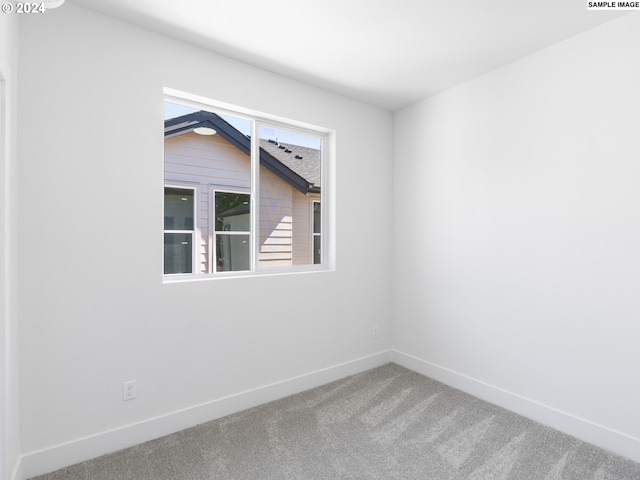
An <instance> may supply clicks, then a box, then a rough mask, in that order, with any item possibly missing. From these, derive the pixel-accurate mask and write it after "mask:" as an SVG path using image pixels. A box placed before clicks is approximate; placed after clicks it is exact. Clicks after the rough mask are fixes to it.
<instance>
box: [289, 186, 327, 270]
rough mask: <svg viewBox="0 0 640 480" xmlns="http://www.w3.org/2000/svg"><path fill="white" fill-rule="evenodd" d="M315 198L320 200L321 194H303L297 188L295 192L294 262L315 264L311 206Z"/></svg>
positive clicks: (296, 263)
mask: <svg viewBox="0 0 640 480" xmlns="http://www.w3.org/2000/svg"><path fill="white" fill-rule="evenodd" d="M313 200H320V196H319V195H313V196H311V195H309V196H306V195H303V194H302V193H300V192H298V191H297V190H296V191H295V192H293V238H294V242H293V264H294V265H310V264H313V255H312V253H313V252H312V239H311V233H312V232H311V228H312V225H311V207H312V202H313Z"/></svg>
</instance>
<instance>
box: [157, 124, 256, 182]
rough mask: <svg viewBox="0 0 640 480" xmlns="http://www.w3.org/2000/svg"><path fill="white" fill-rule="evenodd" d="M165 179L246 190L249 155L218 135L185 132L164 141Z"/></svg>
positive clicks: (249, 172) (248, 173) (249, 177)
mask: <svg viewBox="0 0 640 480" xmlns="http://www.w3.org/2000/svg"><path fill="white" fill-rule="evenodd" d="M164 148H165V150H164V175H165V180H174V181H182V182H194V183H202V184H211V185H221V186H228V187H236V188H238V187H242V188H249V187H250V182H251V169H250V160H249V156H248V155H245V154H244V153H242V152H241V151H240V150H239V149H238V148H237V147H235V146H233V145H232V144H230V143H229V142H227V141H226V140H225V139H224V138H222V137H221V136H220V135H213V136H203V135H198V134H197V133H193V132H191V133H185V134H184V135H178V136H176V137H171V138H168V139H167V140H165V147H164Z"/></svg>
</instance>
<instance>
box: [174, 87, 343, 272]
mask: <svg viewBox="0 0 640 480" xmlns="http://www.w3.org/2000/svg"><path fill="white" fill-rule="evenodd" d="M329 134H330V132H328V131H327V130H325V129H319V128H315V127H306V126H305V127H302V126H300V125H299V124H297V123H296V122H288V121H284V120H280V119H277V120H274V119H273V117H269V118H266V117H264V116H261V115H259V114H255V115H253V114H251V115H249V114H247V113H246V111H245V110H243V111H242V113H240V111H232V110H230V109H229V108H228V106H225V108H216V107H215V106H212V105H211V104H209V103H208V102H207V103H200V102H198V103H195V102H194V101H192V100H191V99H185V98H176V97H173V96H172V97H170V98H167V99H166V100H165V122H164V138H165V141H164V147H165V148H164V151H165V155H164V175H165V232H164V234H165V239H164V242H165V259H164V273H165V275H166V276H171V278H176V277H179V278H189V277H190V276H194V275H208V276H211V277H220V276H229V275H238V274H240V275H242V274H247V273H249V274H260V273H274V272H288V271H306V270H324V269H330V268H332V265H331V264H330V262H329V261H327V258H328V257H327V255H326V252H327V250H326V245H327V242H326V238H325V237H324V236H325V235H326V232H325V231H324V230H326V226H327V225H330V222H329V221H328V220H329V219H326V218H324V215H325V213H324V212H322V211H321V209H320V203H321V202H323V203H324V202H325V201H326V200H325V199H327V198H329V197H328V196H327V193H326V191H327V188H326V185H325V184H324V179H325V178H329V177H328V175H327V169H328V166H327V165H328V161H327V155H326V146H327V142H328V139H329ZM187 193H188V194H187ZM183 199H186V200H183ZM181 202H182V203H181ZM187 210H188V211H189V216H188V217H187V214H186V213H184V212H186V211H187ZM310 226H311V228H310ZM321 246H322V248H323V253H322V254H321ZM176 274H182V275H179V276H178V275H176Z"/></svg>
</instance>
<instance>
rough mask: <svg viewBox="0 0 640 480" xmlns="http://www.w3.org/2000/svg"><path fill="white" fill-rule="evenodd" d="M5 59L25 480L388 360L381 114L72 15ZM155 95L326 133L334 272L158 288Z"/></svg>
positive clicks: (99, 19) (36, 28) (55, 17)
mask: <svg viewBox="0 0 640 480" xmlns="http://www.w3.org/2000/svg"><path fill="white" fill-rule="evenodd" d="M20 47H21V48H20V55H21V67H20V118H19V128H20V136H19V146H20V168H19V183H18V187H19V203H18V204H19V211H18V213H19V242H20V257H19V261H20V278H19V287H20V292H19V295H20V296H19V307H20V319H21V329H22V330H21V334H22V336H21V352H20V360H21V394H22V397H21V398H22V403H21V420H22V452H23V454H24V455H25V456H24V462H23V463H24V474H25V476H29V475H34V474H36V473H42V472H44V471H46V470H51V469H53V468H57V467H58V466H61V465H64V464H65V463H72V462H74V461H79V460H82V459H83V458H87V457H90V456H95V455H98V454H100V453H104V452H105V451H108V450H110V449H115V448H122V447H124V446H126V445H128V444H132V443H137V442H140V441H143V440H147V439H149V438H152V437H153V436H155V435H161V434H163V433H167V432H168V431H170V430H171V429H179V428H184V426H187V425H188V424H190V423H193V422H194V421H196V420H197V421H204V420H206V419H207V418H212V416H215V415H217V414H222V413H228V412H229V411H233V410H239V409H242V408H245V407H246V406H248V405H250V404H252V403H258V402H260V401H264V400H265V399H268V398H269V397H270V396H277V395H279V394H285V393H290V392H291V391H293V390H296V389H301V388H304V387H309V386H312V385H314V384H318V383H324V382H325V381H328V380H330V379H332V378H337V377H340V376H343V375H344V374H345V373H347V374H348V373H349V372H350V371H355V370H357V369H365V368H369V367H371V366H374V365H375V364H377V363H380V362H381V361H383V360H386V359H387V358H388V357H387V356H386V355H385V354H382V355H377V356H376V355H375V354H378V353H380V352H385V351H387V349H388V348H389V346H390V335H389V329H390V328H389V327H390V316H391V297H390V273H391V263H390V258H389V255H384V254H380V252H390V251H391V234H390V232H389V231H388V230H385V229H379V228H376V227H378V226H379V225H380V224H381V222H382V219H385V218H386V219H388V218H390V216H391V206H390V200H391V183H390V182H389V178H390V175H391V157H392V147H391V129H392V116H391V114H389V113H387V112H384V111H382V110H379V109H376V108H373V107H370V106H366V105H364V104H361V103H358V102H355V101H353V100H349V99H347V98H344V97H340V96H337V95H334V94H330V93H327V92H324V91H322V90H319V89H316V88H312V87H309V86H306V85H304V84H301V83H299V82H295V81H292V80H288V79H285V78H283V77H280V76H278V75H275V74H272V73H268V72H265V71H262V70H259V69H256V68H253V67H249V66H247V65H244V64H241V63H238V62H235V61H232V60H230V59H227V58H224V57H221V56H218V55H214V54H212V53H208V52H206V51H204V50H200V49H198V48H195V47H191V46H188V45H186V44H183V43H180V42H177V41H175V40H172V39H169V38H166V37H163V36H160V35H157V34H153V33H150V32H147V31H144V30H141V29H139V28H136V27H133V26H130V25H128V24H125V23H122V22H119V21H115V20H111V19H109V18H107V17H104V16H100V15H98V14H94V13H91V12H90V11H88V10H85V9H83V8H81V7H78V6H75V5H73V4H70V3H69V2H67V3H65V5H63V6H62V7H60V8H58V9H56V10H52V11H48V12H47V13H46V15H40V16H38V15H32V16H30V17H29V18H25V19H24V20H23V24H22V36H21V45H20ZM164 86H167V87H171V88H175V89H178V90H183V91H188V92H192V93H195V94H198V95H202V96H205V97H209V98H213V99H216V100H220V101H223V102H228V103H231V104H236V105H241V106H244V107H247V108H251V109H255V110H258V111H263V112H269V113H272V114H275V115H280V116H282V117H287V118H293V119H295V120H299V121H303V122H308V123H311V124H316V125H321V126H323V127H327V128H331V129H335V131H336V132H337V175H338V182H337V205H338V212H337V271H335V272H329V273H327V272H325V273H315V274H300V275H287V276H270V277H260V278H241V279H232V280H215V281H199V282H193V283H176V284H164V285H163V284H162V278H161V272H162V240H161V238H162V237H161V233H162V208H163V207H162V192H163V155H162V152H163V150H162V148H163V145H162V143H163V135H162V128H163V117H162V115H163V113H162V89H163V87H164ZM123 172H126V174H125V175H123ZM362 198H367V203H366V204H364V203H363V202H362ZM373 326H378V327H380V332H381V337H382V338H380V339H379V340H372V338H371V337H372V335H371V332H372V327H373ZM372 355H373V356H372ZM324 369H329V370H326V371H325V370H324ZM317 371H320V373H317ZM314 372H316V373H314ZM131 379H135V380H137V385H138V398H137V399H136V400H134V401H129V402H123V401H122V398H121V397H122V393H121V389H122V382H123V381H125V380H131ZM289 379H294V380H292V381H291V382H286V381H287V380H289ZM283 381H285V383H284V384H278V385H276V386H275V387H270V388H267V389H265V390H264V391H266V392H267V393H266V394H265V395H264V396H262V397H261V396H260V395H259V394H255V392H251V391H252V389H260V387H263V386H265V385H269V384H273V383H277V382H283ZM246 391H250V393H249V394H246V395H239V396H238V397H231V398H227V399H226V400H225V399H224V397H228V396H233V395H236V394H239V393H241V392H246ZM260 391H261V390H258V393H259V392H260ZM254 394H255V395H254ZM219 399H222V400H220V402H216V400H219ZM216 405H222V407H220V409H216ZM198 406H200V407H198ZM176 412H177V413H176ZM172 414H173V415H172ZM167 416H168V417H167ZM150 419H151V420H150ZM153 419H155V420H153ZM172 419H173V420H172ZM149 420H150V421H149ZM174 420H175V421H174ZM145 421H146V422H145ZM140 422H143V423H140Z"/></svg>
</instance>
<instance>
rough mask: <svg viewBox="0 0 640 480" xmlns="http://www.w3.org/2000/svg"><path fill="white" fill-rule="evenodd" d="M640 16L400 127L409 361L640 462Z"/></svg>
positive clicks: (397, 274)
mask: <svg viewBox="0 0 640 480" xmlns="http://www.w3.org/2000/svg"><path fill="white" fill-rule="evenodd" d="M639 85H640V14H637V13H634V14H631V15H628V16H624V17H622V18H620V19H618V20H615V21H612V22H610V23H607V24H604V25H603V26H601V27H599V28H596V29H593V30H590V31H588V32H586V33H584V34H581V35H578V36H576V37H573V38H571V39H569V40H567V41H564V42H562V43H559V44H557V45H555V46H553V47H550V48H548V49H546V50H543V51H540V52H538V53H536V54H534V55H531V56H529V57H526V58H524V59H521V60H519V61H517V62H514V63H513V64H510V65H508V66H506V67H504V68H501V69H499V70H496V71H494V72H492V73H489V74H487V75H484V76H482V77H480V78H478V79H476V80H474V81H471V82H469V83H467V84H464V85H461V86H459V87H457V88H453V89H451V90H449V91H446V92H444V93H442V94H439V95H437V96H434V97H432V98H429V99H426V100H424V101H422V102H420V103H418V104H415V105H413V106H410V107H407V108H405V109H403V110H401V111H399V112H397V113H396V115H395V124H394V129H395V137H394V145H395V146H394V150H395V151H394V182H393V188H394V216H393V218H394V225H393V230H394V252H395V256H394V259H393V264H394V272H393V280H394V294H393V295H394V296H393V299H394V339H393V346H394V349H395V350H396V351H397V353H396V355H395V358H396V359H397V360H398V361H399V362H401V363H404V364H406V365H410V366H412V367H413V368H416V369H419V370H421V371H423V372H425V373H428V374H430V375H432V376H434V377H436V378H440V379H443V380H445V381H447V382H449V383H453V384H455V385H457V386H460V387H462V388H463V389H466V390H468V391H470V392H472V393H475V394H477V395H480V396H483V397H484V398H488V399H490V400H492V401H494V402H497V403H500V404H503V405H506V406H508V407H509V408H512V409H515V410H516V411H520V412H522V413H525V414H526V415H529V416H532V417H534V418H537V419H539V420H542V421H544V422H545V423H551V424H552V425H554V426H555V427H558V428H560V429H562V430H565V431H569V432H570V433H573V434H575V435H577V436H580V437H582V438H585V439H587V440H589V441H592V442H594V443H597V444H599V445H602V446H605V447H606V448H609V449H613V450H616V451H618V452H619V453H622V454H624V455H626V456H628V457H631V458H633V459H635V460H636V461H640V415H638V405H640V382H638V368H639V366H640V349H639V348H638V339H639V338H640V322H639V321H638V319H639V318H640V301H639V292H640V249H639V247H638V246H639V245H640V188H639V185H640V149H639V145H640V143H639V132H640V115H639V114H638V112H640V88H639Z"/></svg>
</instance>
